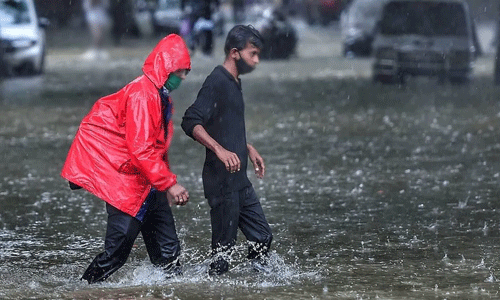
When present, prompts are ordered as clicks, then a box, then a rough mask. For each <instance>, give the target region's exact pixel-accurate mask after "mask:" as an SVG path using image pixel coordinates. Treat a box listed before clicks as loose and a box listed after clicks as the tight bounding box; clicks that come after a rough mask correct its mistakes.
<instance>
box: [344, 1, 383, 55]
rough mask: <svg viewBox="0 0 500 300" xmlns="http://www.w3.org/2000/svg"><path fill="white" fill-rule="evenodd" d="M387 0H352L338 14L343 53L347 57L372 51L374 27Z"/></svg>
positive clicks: (367, 53) (368, 53)
mask: <svg viewBox="0 0 500 300" xmlns="http://www.w3.org/2000/svg"><path fill="white" fill-rule="evenodd" d="M385 2H387V0H353V1H352V2H351V3H350V4H349V6H348V7H347V8H346V9H344V10H343V11H342V14H341V15H340V28H341V31H340V33H341V37H342V47H343V51H342V52H343V54H344V56H347V57H353V56H368V55H370V54H371V53H372V44H373V40H374V39H375V34H376V31H377V30H376V27H377V24H378V22H379V21H380V18H381V15H382V8H383V7H384V3H385Z"/></svg>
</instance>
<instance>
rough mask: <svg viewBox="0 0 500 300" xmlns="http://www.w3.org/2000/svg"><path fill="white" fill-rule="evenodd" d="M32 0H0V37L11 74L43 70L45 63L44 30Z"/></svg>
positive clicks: (4, 62)
mask: <svg viewBox="0 0 500 300" xmlns="http://www.w3.org/2000/svg"><path fill="white" fill-rule="evenodd" d="M47 23H48V21H46V20H39V19H38V17H37V14H36V11H35V5H34V3H33V0H0V40H1V41H2V43H1V45H2V49H1V50H2V51H3V64H4V65H5V68H6V71H7V74H8V75H29V74H40V73H42V72H43V70H44V63H45V51H46V43H45V30H44V28H43V27H45V26H46V25H47Z"/></svg>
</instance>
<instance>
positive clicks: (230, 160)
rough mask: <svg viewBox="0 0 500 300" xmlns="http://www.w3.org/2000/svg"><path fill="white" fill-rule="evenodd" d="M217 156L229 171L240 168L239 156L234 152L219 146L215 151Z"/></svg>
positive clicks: (235, 170)
mask: <svg viewBox="0 0 500 300" xmlns="http://www.w3.org/2000/svg"><path fill="white" fill-rule="evenodd" d="M215 154H216V155H217V157H218V158H219V159H220V161H222V162H223V163H224V165H225V166H226V170H227V171H228V172H229V173H234V172H238V171H239V170H240V168H241V161H240V158H239V157H238V155H237V154H236V153H233V152H231V151H228V150H226V149H224V148H222V147H221V149H220V150H218V151H217V152H216V153H215Z"/></svg>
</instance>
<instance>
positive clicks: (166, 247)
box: [61, 34, 191, 283]
mask: <svg viewBox="0 0 500 300" xmlns="http://www.w3.org/2000/svg"><path fill="white" fill-rule="evenodd" d="M190 68H191V59H190V57H189V50H188V49H187V47H186V44H185V43H184V40H183V39H182V38H181V37H180V36H178V35H175V34H171V35H169V36H167V37H165V38H163V39H162V40H161V41H160V42H159V43H158V45H157V46H156V47H155V48H154V49H153V51H152V52H151V54H149V56H148V57H147V58H146V61H145V63H144V66H143V68H142V70H143V75H142V76H139V77H138V78H136V79H135V80H134V81H132V82H131V83H129V84H128V85H126V86H125V87H124V88H122V89H121V90H119V91H118V92H116V93H114V94H111V95H108V96H105V97H103V98H101V99H99V100H98V101H97V102H96V103H95V104H94V106H93V107H92V109H91V111H90V112H89V113H88V114H87V116H85V117H84V119H83V120H82V122H81V124H80V127H79V129H78V131H77V133H76V136H75V139H74V141H73V144H72V145H71V148H70V150H69V153H68V156H67V158H66V162H65V164H64V166H63V169H62V173H61V175H62V177H63V178H65V179H66V180H68V181H69V183H70V187H71V188H72V189H79V188H84V189H86V190H87V191H89V192H91V193H92V194H94V195H95V196H97V197H99V198H101V199H102V200H104V201H105V202H106V210H107V213H108V225H107V231H106V240H105V244H104V247H105V251H104V252H102V253H101V254H99V255H97V257H96V258H95V259H94V260H93V261H92V263H91V264H90V266H89V267H88V268H87V270H86V271H85V273H84V274H83V276H82V279H84V280H87V281H88V282H89V283H94V282H99V281H103V280H105V279H106V278H108V277H109V276H110V275H111V274H112V273H114V272H115V271H116V270H118V269H119V268H120V267H121V266H123V264H124V263H125V262H126V260H127V258H128V256H129V254H130V251H131V250H132V246H133V244H134V241H135V239H136V238H137V236H138V235H139V232H140V233H142V236H143V239H144V242H145V244H146V249H147V251H148V255H149V258H150V260H151V263H152V264H153V265H155V266H159V267H161V268H163V269H164V270H165V271H166V273H167V274H168V275H175V274H179V273H180V272H181V266H180V263H179V261H178V256H179V254H180V250H181V249H180V244H179V240H178V238H177V233H176V230H175V224H174V218H173V215H172V210H171V209H170V205H171V204H177V205H185V204H186V203H187V202H188V200H189V194H188V192H187V190H186V189H185V188H184V187H183V186H181V185H180V184H179V183H178V182H177V177H176V175H175V174H173V173H172V171H171V170H170V165H169V162H168V148H169V146H170V142H171V140H172V135H173V130H174V129H173V128H174V127H173V124H172V121H171V117H172V113H173V103H172V99H171V98H170V95H169V94H170V92H171V91H173V90H175V89H176V88H177V87H179V85H180V84H181V81H182V80H183V79H184V78H185V77H186V75H187V73H188V72H189V70H190Z"/></svg>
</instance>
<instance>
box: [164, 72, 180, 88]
mask: <svg viewBox="0 0 500 300" xmlns="http://www.w3.org/2000/svg"><path fill="white" fill-rule="evenodd" d="M181 82H182V78H180V77H179V76H177V75H175V74H173V73H172V74H170V75H169V76H168V79H167V82H165V88H166V89H167V90H169V91H173V90H175V89H176V88H178V87H179V86H180V85H181Z"/></svg>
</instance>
